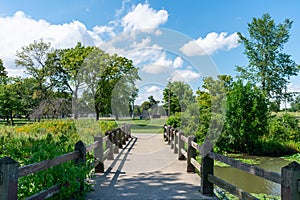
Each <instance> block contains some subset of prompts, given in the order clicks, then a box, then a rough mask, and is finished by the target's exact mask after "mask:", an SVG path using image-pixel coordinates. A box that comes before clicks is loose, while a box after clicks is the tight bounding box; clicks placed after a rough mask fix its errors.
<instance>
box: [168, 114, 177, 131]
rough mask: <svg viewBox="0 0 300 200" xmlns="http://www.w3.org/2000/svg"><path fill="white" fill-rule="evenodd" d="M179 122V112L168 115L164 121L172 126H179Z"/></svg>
mask: <svg viewBox="0 0 300 200" xmlns="http://www.w3.org/2000/svg"><path fill="white" fill-rule="evenodd" d="M180 123H181V113H176V114H175V115H172V116H170V117H169V118H168V119H167V121H166V124H167V125H170V126H172V127H174V128H178V127H180Z"/></svg>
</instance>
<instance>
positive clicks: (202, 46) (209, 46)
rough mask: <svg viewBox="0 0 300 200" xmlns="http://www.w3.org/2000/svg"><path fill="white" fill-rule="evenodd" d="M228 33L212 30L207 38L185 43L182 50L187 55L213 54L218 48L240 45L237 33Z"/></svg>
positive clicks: (225, 48)
mask: <svg viewBox="0 0 300 200" xmlns="http://www.w3.org/2000/svg"><path fill="white" fill-rule="evenodd" d="M227 35H228V33H225V32H221V33H220V34H218V33H215V32H212V33H209V34H207V35H206V37H205V38H201V37H199V38H198V39H197V40H193V41H190V42H188V43H186V44H184V45H183V46H182V47H181V48H180V50H181V52H182V53H184V54H185V55H187V56H197V55H199V56H204V55H212V54H214V53H215V52H216V51H218V50H228V51H229V50H230V49H233V48H236V47H237V46H238V45H239V43H238V39H239V37H238V35H237V33H233V34H231V35H228V36H227Z"/></svg>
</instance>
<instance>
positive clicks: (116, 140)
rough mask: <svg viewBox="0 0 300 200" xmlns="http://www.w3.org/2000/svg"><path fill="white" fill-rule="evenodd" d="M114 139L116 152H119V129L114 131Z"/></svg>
mask: <svg viewBox="0 0 300 200" xmlns="http://www.w3.org/2000/svg"><path fill="white" fill-rule="evenodd" d="M111 134H112V139H113V144H114V145H113V147H114V153H119V148H118V137H117V130H113V131H112V133H111Z"/></svg>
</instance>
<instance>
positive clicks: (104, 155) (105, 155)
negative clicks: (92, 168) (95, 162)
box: [103, 149, 110, 161]
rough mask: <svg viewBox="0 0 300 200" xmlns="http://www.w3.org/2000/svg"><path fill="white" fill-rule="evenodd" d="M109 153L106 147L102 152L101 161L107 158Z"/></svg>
mask: <svg viewBox="0 0 300 200" xmlns="http://www.w3.org/2000/svg"><path fill="white" fill-rule="evenodd" d="M109 153H110V149H106V151H104V153H103V161H104V160H106V159H107V157H108V155H109Z"/></svg>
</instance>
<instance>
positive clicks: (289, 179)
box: [164, 125, 300, 200]
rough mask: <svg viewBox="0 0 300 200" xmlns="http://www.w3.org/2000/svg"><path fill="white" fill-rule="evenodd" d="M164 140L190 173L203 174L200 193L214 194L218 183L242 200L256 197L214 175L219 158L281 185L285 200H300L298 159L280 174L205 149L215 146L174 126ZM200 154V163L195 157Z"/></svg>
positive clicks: (168, 128) (165, 132) (167, 130)
mask: <svg viewBox="0 0 300 200" xmlns="http://www.w3.org/2000/svg"><path fill="white" fill-rule="evenodd" d="M164 139H165V140H166V141H167V142H168V144H170V145H171V148H172V149H174V153H177V154H178V159H179V160H187V172H196V171H195V170H197V171H199V175H200V177H201V183H200V192H201V193H202V194H204V195H208V196H214V185H217V186H218V187H220V188H222V189H224V190H226V191H227V192H229V193H231V194H233V195H235V196H237V197H238V198H240V199H257V198H256V197H254V196H253V195H251V194H250V193H247V192H245V191H244V190H242V189H240V188H238V187H236V186H234V185H231V184H230V183H228V182H226V181H224V180H222V179H221V178H219V177H217V176H214V160H217V161H220V162H223V163H225V164H227V165H230V166H231V167H234V168H237V169H239V170H242V171H245V172H247V173H250V174H253V175H256V176H259V177H261V178H264V179H267V180H269V181H272V182H274V183H277V184H280V185H281V199H282V200H299V199H300V164H299V163H297V162H292V163H290V164H289V165H287V166H285V167H282V168H281V173H276V172H272V171H268V170H265V169H262V168H260V167H257V166H253V165H249V164H247V163H243V162H241V161H238V160H235V159H233V158H229V157H227V156H224V155H221V154H217V153H214V152H212V151H209V152H205V149H207V148H209V149H213V148H212V147H213V146H212V144H211V143H209V141H208V142H205V143H204V144H202V145H201V146H200V145H198V144H197V143H196V142H195V140H194V139H195V137H194V136H188V137H186V136H184V133H183V132H182V131H180V130H178V129H175V128H172V127H171V126H166V125H165V126H164ZM197 155H198V156H199V157H201V164H200V163H199V162H198V161H197V160H196V157H197ZM237 178H238V177H237Z"/></svg>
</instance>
